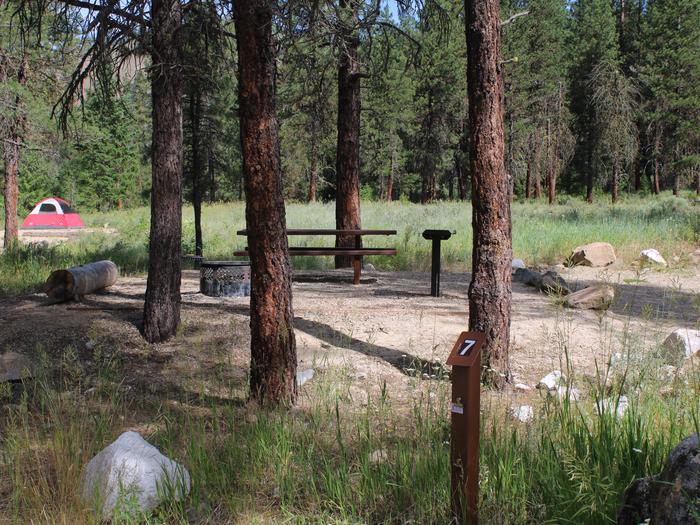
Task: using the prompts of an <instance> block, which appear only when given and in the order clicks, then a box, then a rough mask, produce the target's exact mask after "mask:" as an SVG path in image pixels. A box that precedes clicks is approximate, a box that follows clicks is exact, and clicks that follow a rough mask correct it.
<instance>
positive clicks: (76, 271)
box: [44, 261, 119, 301]
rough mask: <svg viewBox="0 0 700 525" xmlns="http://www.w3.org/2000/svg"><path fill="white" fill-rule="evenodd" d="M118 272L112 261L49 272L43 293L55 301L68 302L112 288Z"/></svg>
mask: <svg viewBox="0 0 700 525" xmlns="http://www.w3.org/2000/svg"><path fill="white" fill-rule="evenodd" d="M118 276H119V270H118V269H117V265H116V264H114V263H113V262H112V261H98V262H94V263H89V264H84V265H83V266H75V267H73V268H68V269H67V270H55V271H53V272H51V275H49V278H48V279H47V280H46V284H44V292H46V295H48V296H49V297H50V298H51V299H54V300H55V301H68V300H69V299H79V298H80V297H82V296H84V295H86V294H89V293H91V292H94V291H96V290H101V289H102V288H107V287H108V286H112V285H113V284H114V283H116V282H117V277H118Z"/></svg>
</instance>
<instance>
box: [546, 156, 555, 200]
mask: <svg viewBox="0 0 700 525" xmlns="http://www.w3.org/2000/svg"><path fill="white" fill-rule="evenodd" d="M556 199H557V172H556V166H555V165H552V166H550V167H549V173H548V175H547V201H548V202H549V204H554V201H556Z"/></svg>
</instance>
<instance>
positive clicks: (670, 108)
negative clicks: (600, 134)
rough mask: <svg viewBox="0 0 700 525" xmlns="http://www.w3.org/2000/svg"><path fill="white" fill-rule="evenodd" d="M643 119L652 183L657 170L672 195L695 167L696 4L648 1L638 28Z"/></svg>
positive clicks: (699, 81) (699, 117) (698, 95)
mask: <svg viewBox="0 0 700 525" xmlns="http://www.w3.org/2000/svg"><path fill="white" fill-rule="evenodd" d="M642 42H643V50H642V54H643V64H642V74H641V82H642V87H643V89H644V90H645V94H646V96H645V104H644V121H645V123H646V126H647V129H649V130H651V133H650V135H651V140H650V142H651V150H652V159H653V164H654V175H653V185H654V186H655V187H658V186H659V185H660V177H661V171H662V170H663V171H665V172H666V173H668V174H669V175H670V178H671V180H670V181H669V182H670V185H671V187H672V189H673V192H674V194H676V195H677V194H678V191H679V188H680V186H681V183H682V179H683V178H684V177H683V176H684V175H685V179H686V180H687V179H691V178H694V176H693V175H694V171H695V170H697V168H698V166H700V127H698V121H700V45H698V42H700V0H678V1H675V0H674V1H671V0H653V1H652V2H649V4H648V6H647V15H646V19H645V24H644V28H643V38H642Z"/></svg>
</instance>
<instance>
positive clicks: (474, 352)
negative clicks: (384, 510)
mask: <svg viewBox="0 0 700 525" xmlns="http://www.w3.org/2000/svg"><path fill="white" fill-rule="evenodd" d="M484 338H485V335H484V334H483V333H481V332H462V333H461V334H459V338H458V339H457V342H456V343H455V345H454V347H452V351H451V352H450V356H449V357H448V358H447V364H448V365H452V404H451V408H450V412H451V414H452V431H451V435H450V464H451V465H452V514H453V515H454V517H455V519H456V520H457V523H459V524H460V525H476V523H477V521H478V509H477V506H478V502H479V423H480V413H479V406H480V395H481V346H482V345H483V344H484Z"/></svg>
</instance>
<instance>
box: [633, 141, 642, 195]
mask: <svg viewBox="0 0 700 525" xmlns="http://www.w3.org/2000/svg"><path fill="white" fill-rule="evenodd" d="M641 189H642V161H641V151H638V152H637V156H636V157H635V159H634V192H635V193H638V192H639V191H640V190H641Z"/></svg>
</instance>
